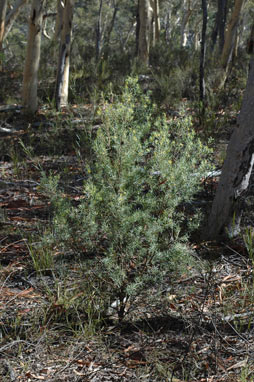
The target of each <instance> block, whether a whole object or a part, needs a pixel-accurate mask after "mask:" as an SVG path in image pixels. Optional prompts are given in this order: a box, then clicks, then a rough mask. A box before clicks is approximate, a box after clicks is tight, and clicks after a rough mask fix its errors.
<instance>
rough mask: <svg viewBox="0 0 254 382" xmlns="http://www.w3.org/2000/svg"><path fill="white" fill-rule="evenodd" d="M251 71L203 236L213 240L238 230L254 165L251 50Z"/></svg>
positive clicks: (252, 65) (252, 66)
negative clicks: (244, 198) (206, 228)
mask: <svg viewBox="0 0 254 382" xmlns="http://www.w3.org/2000/svg"><path fill="white" fill-rule="evenodd" d="M250 53H251V60H250V71H249V76H248V81H247V86H246V90H245V95H244V98H243V103H242V108H241V112H240V115H239V117H238V126H237V128H236V129H235V131H234V132H233V134H232V137H231V139H230V142H229V145H228V149H227V155H226V159H225V162H224V165H223V168H222V174H221V178H220V182H219V185H218V189H217V192H216V195H215V199H214V201H213V205H212V211H211V214H210V217H209V222H208V230H207V232H206V236H207V238H209V239H216V238H218V237H220V236H221V235H229V236H231V237H233V236H235V235H237V234H238V233H239V230H240V222H241V214H242V206H243V203H244V200H243V197H244V194H245V191H246V190H247V188H248V186H249V180H250V175H251V171H252V168H253V164H254V130H253V121H254V54H253V47H252V50H251V52H250Z"/></svg>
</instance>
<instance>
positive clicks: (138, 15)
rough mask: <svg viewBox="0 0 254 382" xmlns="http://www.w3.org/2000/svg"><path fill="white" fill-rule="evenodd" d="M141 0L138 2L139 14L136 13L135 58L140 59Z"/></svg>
mask: <svg viewBox="0 0 254 382" xmlns="http://www.w3.org/2000/svg"><path fill="white" fill-rule="evenodd" d="M139 9H140V0H138V6H137V13H136V50H135V57H138V47H139V32H140V13H139Z"/></svg>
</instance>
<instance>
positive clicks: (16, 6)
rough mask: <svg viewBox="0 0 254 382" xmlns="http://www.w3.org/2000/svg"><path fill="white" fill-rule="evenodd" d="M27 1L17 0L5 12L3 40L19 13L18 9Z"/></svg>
mask: <svg viewBox="0 0 254 382" xmlns="http://www.w3.org/2000/svg"><path fill="white" fill-rule="evenodd" d="M27 3H28V0H17V1H16V2H15V4H14V5H13V7H12V9H11V10H10V12H8V13H7V16H6V19H5V30H4V36H3V40H4V39H5V38H6V37H7V36H8V33H9V32H10V30H11V28H12V26H13V24H14V22H15V20H16V18H17V17H18V15H19V14H20V11H21V9H22V7H23V6H24V5H26V4H27Z"/></svg>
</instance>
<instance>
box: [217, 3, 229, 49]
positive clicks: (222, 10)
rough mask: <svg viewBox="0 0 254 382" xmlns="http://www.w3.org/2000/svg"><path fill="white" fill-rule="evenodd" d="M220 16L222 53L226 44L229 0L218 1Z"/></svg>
mask: <svg viewBox="0 0 254 382" xmlns="http://www.w3.org/2000/svg"><path fill="white" fill-rule="evenodd" d="M218 15H219V17H218V34H219V53H221V52H222V50H223V46H224V42H225V26H226V20H227V0H218Z"/></svg>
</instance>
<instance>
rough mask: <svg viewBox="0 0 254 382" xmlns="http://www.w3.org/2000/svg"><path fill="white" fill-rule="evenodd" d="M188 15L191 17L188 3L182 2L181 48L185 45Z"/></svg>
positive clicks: (185, 0)
mask: <svg viewBox="0 0 254 382" xmlns="http://www.w3.org/2000/svg"><path fill="white" fill-rule="evenodd" d="M187 3H188V5H187ZM190 15H191V7H190V1H187V0H184V1H183V17H182V24H181V46H182V47H185V46H186V44H187V31H186V28H187V25H188V21H189V18H190Z"/></svg>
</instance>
